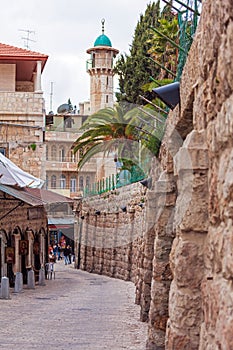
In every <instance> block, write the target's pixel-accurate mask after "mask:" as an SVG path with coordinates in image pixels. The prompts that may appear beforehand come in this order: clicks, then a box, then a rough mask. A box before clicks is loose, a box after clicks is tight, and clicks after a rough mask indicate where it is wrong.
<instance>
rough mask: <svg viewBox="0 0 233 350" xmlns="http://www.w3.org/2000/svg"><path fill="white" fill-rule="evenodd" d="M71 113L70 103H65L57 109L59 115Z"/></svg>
mask: <svg viewBox="0 0 233 350" xmlns="http://www.w3.org/2000/svg"><path fill="white" fill-rule="evenodd" d="M69 111H70V105H68V103H63V104H62V105H60V106H59V107H58V109H57V113H59V114H61V113H68V112H69Z"/></svg>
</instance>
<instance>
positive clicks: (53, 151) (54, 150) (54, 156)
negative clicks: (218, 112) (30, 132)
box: [51, 145, 57, 160]
mask: <svg viewBox="0 0 233 350" xmlns="http://www.w3.org/2000/svg"><path fill="white" fill-rule="evenodd" d="M51 159H52V160H56V159H57V147H56V146H55V145H53V146H52V147H51Z"/></svg>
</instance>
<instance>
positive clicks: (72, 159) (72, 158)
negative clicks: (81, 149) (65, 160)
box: [70, 150, 76, 163]
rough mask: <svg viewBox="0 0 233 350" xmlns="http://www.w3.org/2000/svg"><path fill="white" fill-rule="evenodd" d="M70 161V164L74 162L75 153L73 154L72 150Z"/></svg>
mask: <svg viewBox="0 0 233 350" xmlns="http://www.w3.org/2000/svg"><path fill="white" fill-rule="evenodd" d="M70 161H71V162H72V163H75V162H76V153H75V154H74V152H73V151H72V150H71V151H70Z"/></svg>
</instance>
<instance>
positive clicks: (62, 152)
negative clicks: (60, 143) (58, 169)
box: [59, 147, 65, 162]
mask: <svg viewBox="0 0 233 350" xmlns="http://www.w3.org/2000/svg"><path fill="white" fill-rule="evenodd" d="M59 156H60V159H59V160H60V162H64V161H65V148H64V147H61V148H60V154H59Z"/></svg>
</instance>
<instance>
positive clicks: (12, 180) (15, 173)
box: [0, 153, 44, 188]
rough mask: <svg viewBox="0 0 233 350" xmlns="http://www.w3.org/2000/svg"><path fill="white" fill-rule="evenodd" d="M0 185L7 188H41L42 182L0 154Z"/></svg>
mask: <svg viewBox="0 0 233 350" xmlns="http://www.w3.org/2000/svg"><path fill="white" fill-rule="evenodd" d="M0 184H2V185H8V186H19V187H26V186H28V187H32V188H41V187H42V186H43V184H44V181H43V180H41V179H38V178H36V177H35V176H33V175H31V174H29V173H27V172H26V171H23V170H22V169H20V168H19V167H18V166H17V165H15V164H14V163H13V162H12V161H10V159H8V158H7V157H5V156H4V155H3V154H2V153H0Z"/></svg>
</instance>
